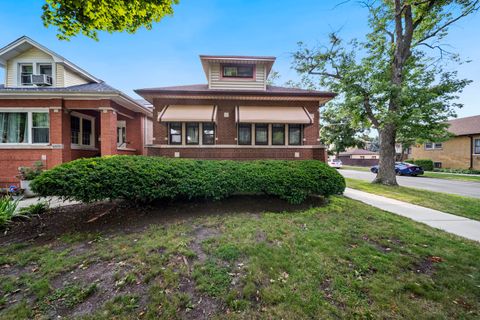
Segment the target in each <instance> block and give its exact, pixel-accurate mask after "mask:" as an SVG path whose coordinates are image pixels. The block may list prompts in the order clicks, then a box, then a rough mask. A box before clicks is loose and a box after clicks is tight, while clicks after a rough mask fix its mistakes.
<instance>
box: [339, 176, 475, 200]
mask: <svg viewBox="0 0 480 320" xmlns="http://www.w3.org/2000/svg"><path fill="white" fill-rule="evenodd" d="M338 171H339V172H340V173H341V174H342V175H343V176H344V177H345V178H353V179H359V180H366V181H372V180H373V179H375V174H374V173H371V172H368V171H356V170H345V169H341V170H338ZM397 182H398V184H399V185H401V186H403V187H411V188H417V189H425V190H430V191H436V192H445V193H451V194H458V195H460V196H465V197H473V198H480V183H478V182H467V181H454V180H444V179H434V178H424V177H408V176H397Z"/></svg>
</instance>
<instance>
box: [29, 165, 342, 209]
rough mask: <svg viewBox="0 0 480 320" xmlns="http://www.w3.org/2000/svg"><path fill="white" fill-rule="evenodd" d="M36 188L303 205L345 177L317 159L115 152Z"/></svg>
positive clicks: (55, 174) (47, 176)
mask: <svg viewBox="0 0 480 320" xmlns="http://www.w3.org/2000/svg"><path fill="white" fill-rule="evenodd" d="M32 189H33V190H34V191H35V192H37V193H38V194H39V195H41V196H59V197H62V198H63V199H69V200H79V201H83V202H92V201H98V200H105V199H125V200H129V201H133V202H142V203H144V202H151V201H155V200H173V199H195V198H207V199H216V200H218V199H223V198H225V197H228V196H230V195H232V194H234V193H264V194H267V195H273V196H277V197H279V198H281V199H284V200H287V201H288V202H290V203H292V204H297V203H301V202H302V201H304V200H305V199H306V198H307V196H309V195H312V194H316V195H322V196H329V195H333V194H341V193H342V192H343V191H344V189H345V180H344V179H343V177H342V176H341V175H340V174H339V173H338V172H337V171H336V170H335V169H332V168H330V167H329V166H327V165H326V164H325V163H323V162H320V161H316V160H305V161H280V160H259V161H229V160H225V161H220V160H188V159H171V158H160V157H145V156H111V157H102V158H88V159H79V160H75V161H72V162H68V163H64V164H62V165H60V166H57V167H55V168H53V169H51V170H48V171H45V172H43V173H42V174H41V175H40V176H39V177H37V178H36V179H35V180H33V182H32Z"/></svg>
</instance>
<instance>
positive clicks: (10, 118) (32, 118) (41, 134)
mask: <svg viewBox="0 0 480 320" xmlns="http://www.w3.org/2000/svg"><path fill="white" fill-rule="evenodd" d="M49 131H50V124H49V114H48V111H47V112H38V111H37V112H36V111H23V112H22V111H20V112H18V111H10V110H9V111H5V112H2V111H0V144H2V143H5V144H6V143H8V144H32V143H42V144H47V143H49Z"/></svg>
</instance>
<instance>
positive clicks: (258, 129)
mask: <svg viewBox="0 0 480 320" xmlns="http://www.w3.org/2000/svg"><path fill="white" fill-rule="evenodd" d="M255 144H256V145H267V144H268V124H256V125H255Z"/></svg>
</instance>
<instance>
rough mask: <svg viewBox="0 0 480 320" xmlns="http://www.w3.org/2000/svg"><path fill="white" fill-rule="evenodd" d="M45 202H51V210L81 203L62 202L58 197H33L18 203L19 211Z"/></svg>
mask: <svg viewBox="0 0 480 320" xmlns="http://www.w3.org/2000/svg"><path fill="white" fill-rule="evenodd" d="M44 201H47V202H49V204H50V208H56V207H63V206H69V205H71V204H77V203H79V202H76V201H62V200H61V199H60V198H57V197H48V198H39V197H33V198H23V199H22V200H20V201H19V202H18V207H17V209H21V208H25V207H28V206H30V205H32V204H36V203H38V202H44Z"/></svg>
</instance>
